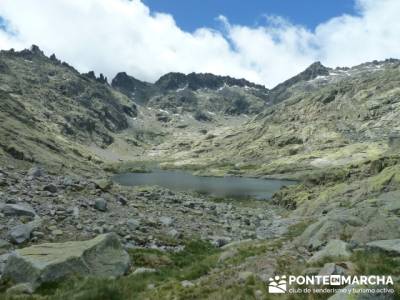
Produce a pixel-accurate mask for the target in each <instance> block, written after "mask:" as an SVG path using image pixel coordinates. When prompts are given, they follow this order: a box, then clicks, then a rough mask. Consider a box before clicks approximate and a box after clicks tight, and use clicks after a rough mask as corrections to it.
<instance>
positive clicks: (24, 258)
mask: <svg viewBox="0 0 400 300" xmlns="http://www.w3.org/2000/svg"><path fill="white" fill-rule="evenodd" d="M129 266H130V258H129V255H128V253H126V251H125V250H124V249H123V247H122V245H121V243H120V242H119V240H118V237H117V236H116V235H115V234H113V233H109V234H103V235H99V236H97V237H96V238H94V239H92V240H88V241H78V242H75V241H74V242H66V243H46V244H41V245H34V246H31V247H27V248H23V249H19V250H16V251H15V252H14V253H13V254H12V255H11V256H10V257H9V258H8V260H7V264H6V266H5V268H4V274H3V275H4V277H5V278H8V279H10V280H11V281H13V282H14V283H30V284H31V285H32V286H33V287H34V288H36V287H38V286H40V285H41V284H42V283H45V282H55V281H58V280H60V279H63V278H65V277H67V276H71V275H80V276H98V277H117V276H121V275H123V274H125V273H126V272H127V270H128V268H129Z"/></svg>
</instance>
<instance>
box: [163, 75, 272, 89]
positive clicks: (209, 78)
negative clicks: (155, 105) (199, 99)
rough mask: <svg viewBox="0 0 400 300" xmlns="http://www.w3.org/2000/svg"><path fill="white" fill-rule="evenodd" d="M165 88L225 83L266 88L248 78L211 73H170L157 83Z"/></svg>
mask: <svg viewBox="0 0 400 300" xmlns="http://www.w3.org/2000/svg"><path fill="white" fill-rule="evenodd" d="M155 85H156V86H158V87H159V88H161V89H163V90H173V89H178V88H184V87H187V88H189V89H191V90H198V89H203V88H208V89H218V88H221V87H223V86H225V85H227V86H238V87H253V88H258V89H266V88H265V87H264V86H262V85H259V84H255V83H252V82H250V81H248V80H246V79H236V78H232V77H230V76H218V75H214V74H211V73H190V74H187V75H185V74H183V73H176V72H172V73H168V74H165V75H163V76H161V77H160V79H158V80H157V81H156V83H155Z"/></svg>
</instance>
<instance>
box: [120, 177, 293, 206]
mask: <svg viewBox="0 0 400 300" xmlns="http://www.w3.org/2000/svg"><path fill="white" fill-rule="evenodd" d="M113 181H114V182H116V183H118V184H120V185H126V186H144V185H158V186H161V187H165V188H168V189H170V190H172V191H193V192H199V193H204V194H210V195H213V196H217V197H232V198H246V197H251V198H256V199H259V200H264V199H270V198H271V196H272V195H273V194H274V193H275V192H276V191H278V190H279V189H280V188H281V187H283V186H288V185H292V184H296V181H292V180H280V179H258V178H245V177H233V176H232V177H202V176H195V175H192V174H190V173H189V172H184V171H164V170H155V171H153V172H151V173H126V174H118V175H115V176H114V177H113Z"/></svg>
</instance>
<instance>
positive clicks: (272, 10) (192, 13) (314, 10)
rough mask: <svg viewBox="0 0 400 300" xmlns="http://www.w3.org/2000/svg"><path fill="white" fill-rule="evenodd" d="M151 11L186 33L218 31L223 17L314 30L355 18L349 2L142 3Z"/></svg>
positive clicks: (158, 0)
mask: <svg viewBox="0 0 400 300" xmlns="http://www.w3.org/2000/svg"><path fill="white" fill-rule="evenodd" d="M143 2H144V3H145V4H146V5H147V6H149V7H150V9H151V10H152V11H153V12H154V11H158V12H166V13H170V14H172V15H173V16H174V18H175V21H176V22H177V24H178V26H180V27H181V28H182V29H184V30H187V31H194V30H195V29H197V28H199V27H211V28H219V26H220V22H218V21H217V20H216V17H218V16H219V15H224V16H225V17H227V18H228V19H229V21H230V22H231V23H234V24H240V25H248V26H257V25H262V24H263V23H265V18H264V17H263V16H264V15H276V16H281V17H284V18H285V19H288V20H289V21H290V22H291V23H295V24H301V25H303V26H305V27H307V28H309V29H314V28H315V27H316V26H317V25H318V24H320V23H322V22H324V21H327V20H329V19H330V18H332V17H336V16H339V15H342V14H345V13H346V14H355V7H354V6H355V5H354V1H352V0H250V1H243V0H144V1H143Z"/></svg>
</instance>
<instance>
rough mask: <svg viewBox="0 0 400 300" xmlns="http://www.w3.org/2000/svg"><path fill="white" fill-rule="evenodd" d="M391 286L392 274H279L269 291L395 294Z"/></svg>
mask: <svg viewBox="0 0 400 300" xmlns="http://www.w3.org/2000/svg"><path fill="white" fill-rule="evenodd" d="M302 286H303V287H302ZM304 286H305V287H304ZM313 286H314V287H313ZM324 286H325V287H324ZM346 286H347V287H346ZM363 286H364V287H365V286H367V288H362V287H363ZM382 286H383V287H382ZM391 286H393V278H392V277H391V276H383V275H370V276H365V275H360V276H344V275H313V276H293V275H288V276H286V275H283V276H278V275H277V276H274V277H271V278H270V279H269V283H268V292H269V293H270V294H284V293H289V294H297V293H307V294H308V293H330V294H334V293H338V292H340V293H344V294H352V293H354V294H357V293H365V294H367V293H372V294H374V293H383V294H386V293H388V294H394V289H393V288H392V287H391ZM360 287H361V288H360Z"/></svg>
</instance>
